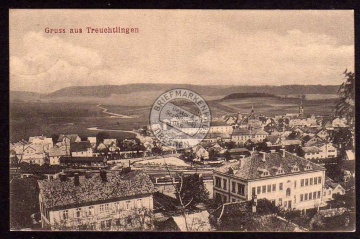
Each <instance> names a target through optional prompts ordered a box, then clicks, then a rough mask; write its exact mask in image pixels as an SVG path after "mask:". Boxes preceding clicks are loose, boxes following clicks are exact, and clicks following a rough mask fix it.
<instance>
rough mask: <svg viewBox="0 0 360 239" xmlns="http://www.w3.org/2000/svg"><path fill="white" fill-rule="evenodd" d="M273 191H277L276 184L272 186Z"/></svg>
mask: <svg viewBox="0 0 360 239" xmlns="http://www.w3.org/2000/svg"><path fill="white" fill-rule="evenodd" d="M272 190H273V192H275V191H276V184H275V183H274V184H273V185H272Z"/></svg>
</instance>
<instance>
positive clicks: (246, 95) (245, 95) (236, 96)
mask: <svg viewBox="0 0 360 239" xmlns="http://www.w3.org/2000/svg"><path fill="white" fill-rule="evenodd" d="M253 97H256V98H261V97H276V96H275V95H273V94H267V93H256V92H255V93H234V94H230V95H227V96H225V97H224V98H222V100H231V99H245V98H253Z"/></svg>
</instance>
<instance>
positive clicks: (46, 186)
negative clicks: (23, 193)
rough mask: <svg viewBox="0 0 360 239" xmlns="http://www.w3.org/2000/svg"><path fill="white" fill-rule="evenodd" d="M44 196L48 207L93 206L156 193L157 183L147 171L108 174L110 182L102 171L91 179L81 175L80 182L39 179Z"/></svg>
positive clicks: (41, 193) (41, 192)
mask: <svg viewBox="0 0 360 239" xmlns="http://www.w3.org/2000/svg"><path fill="white" fill-rule="evenodd" d="M38 184H39V189H40V195H41V196H42V198H43V200H44V204H45V206H46V207H47V208H54V209H55V208H71V207H75V206H78V205H91V204H96V203H101V202H105V201H111V200H116V199H120V198H126V197H132V196H141V195H144V194H149V193H153V191H154V185H153V183H152V182H151V180H150V178H149V176H148V175H147V174H146V173H144V172H143V171H140V170H136V171H131V172H129V173H127V174H120V173H107V182H102V180H101V177H100V175H99V174H98V173H96V174H93V175H92V177H91V178H85V177H82V176H81V177H80V185H79V186H75V185H74V182H73V180H71V179H69V178H68V179H67V180H66V181H64V182H62V181H60V179H54V180H52V181H48V180H42V181H38Z"/></svg>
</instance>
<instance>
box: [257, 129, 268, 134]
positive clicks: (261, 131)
mask: <svg viewBox="0 0 360 239" xmlns="http://www.w3.org/2000/svg"><path fill="white" fill-rule="evenodd" d="M255 135H269V133H268V132H266V131H264V130H258V131H256V133H255Z"/></svg>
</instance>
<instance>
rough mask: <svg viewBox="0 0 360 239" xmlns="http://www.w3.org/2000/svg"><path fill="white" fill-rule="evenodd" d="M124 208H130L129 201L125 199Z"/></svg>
mask: <svg viewBox="0 0 360 239" xmlns="http://www.w3.org/2000/svg"><path fill="white" fill-rule="evenodd" d="M125 209H126V210H129V209H130V201H126V206H125Z"/></svg>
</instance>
